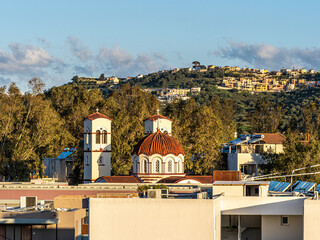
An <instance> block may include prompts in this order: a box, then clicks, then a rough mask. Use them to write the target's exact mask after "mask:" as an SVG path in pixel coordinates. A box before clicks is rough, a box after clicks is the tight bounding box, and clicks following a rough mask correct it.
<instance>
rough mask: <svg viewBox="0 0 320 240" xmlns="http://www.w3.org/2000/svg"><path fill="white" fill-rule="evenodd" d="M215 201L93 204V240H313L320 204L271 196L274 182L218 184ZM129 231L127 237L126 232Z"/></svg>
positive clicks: (319, 232) (96, 201)
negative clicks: (270, 187) (270, 184)
mask: <svg viewBox="0 0 320 240" xmlns="http://www.w3.org/2000/svg"><path fill="white" fill-rule="evenodd" d="M211 186H212V192H213V199H168V198H162V199H161V198H160V199H156V198H154V199H151V198H140V199H139V198H131V199H119V198H114V199H112V198H92V199H90V203H89V209H90V211H89V222H90V225H89V238H90V239H95V240H100V239H105V237H106V233H107V234H108V238H110V239H115V240H122V239H129V238H130V239H139V240H145V239H154V240H163V239H166V240H171V239H172V240H173V239H174V240H177V239H178V240H194V239H201V240H212V239H214V240H220V239H230V240H233V239H239V240H250V239H253V240H302V239H305V240H313V239H317V236H319V235H320V228H319V227H318V226H319V224H320V219H319V217H318V215H319V214H320V201H319V200H316V199H312V198H310V197H297V196H281V197H277V196H273V197H270V196H268V182H244V181H239V182H215V183H214V184H213V185H211ZM123 229H125V231H123Z"/></svg>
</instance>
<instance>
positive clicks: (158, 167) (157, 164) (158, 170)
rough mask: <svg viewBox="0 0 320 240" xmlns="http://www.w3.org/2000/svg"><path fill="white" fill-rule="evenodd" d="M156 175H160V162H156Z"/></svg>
mask: <svg viewBox="0 0 320 240" xmlns="http://www.w3.org/2000/svg"><path fill="white" fill-rule="evenodd" d="M156 173H160V161H159V160H157V161H156Z"/></svg>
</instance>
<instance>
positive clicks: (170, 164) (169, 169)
mask: <svg viewBox="0 0 320 240" xmlns="http://www.w3.org/2000/svg"><path fill="white" fill-rule="evenodd" d="M168 172H169V173H171V172H172V161H171V160H170V161H169V162H168Z"/></svg>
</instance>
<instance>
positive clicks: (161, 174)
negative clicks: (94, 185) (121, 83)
mask: <svg viewBox="0 0 320 240" xmlns="http://www.w3.org/2000/svg"><path fill="white" fill-rule="evenodd" d="M111 123H112V119H111V118H109V117H107V116H106V115H103V114H101V113H99V112H98V111H97V112H96V113H93V114H91V115H89V116H88V117H86V119H85V120H84V183H90V182H94V181H96V180H97V179H99V178H102V177H106V176H111V133H112V131H111ZM144 129H145V137H144V138H143V139H141V140H140V141H139V142H138V144H137V145H136V146H134V150H133V153H132V163H133V174H132V175H133V176H134V177H136V178H138V179H139V180H140V181H141V182H144V183H156V182H158V181H160V180H161V179H164V178H168V177H176V178H182V177H184V176H185V175H186V174H185V173H184V156H185V153H184V151H183V149H182V147H181V145H180V144H179V142H178V141H177V140H176V139H174V138H173V137H172V120H171V119H169V118H167V117H165V116H162V115H160V114H159V110H158V111H157V114H156V115H153V116H150V117H148V118H147V119H145V120H144ZM97 182H100V181H97Z"/></svg>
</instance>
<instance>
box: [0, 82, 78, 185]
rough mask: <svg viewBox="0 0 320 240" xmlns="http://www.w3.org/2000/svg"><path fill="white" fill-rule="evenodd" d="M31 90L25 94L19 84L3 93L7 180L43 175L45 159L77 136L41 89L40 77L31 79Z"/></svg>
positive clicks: (1, 152) (0, 155)
mask: <svg viewBox="0 0 320 240" xmlns="http://www.w3.org/2000/svg"><path fill="white" fill-rule="evenodd" d="M29 84H30V88H31V90H32V92H31V93H28V92H27V93H25V94H21V92H20V91H19V89H18V88H17V87H16V86H15V84H11V86H10V87H9V89H8V92H7V93H6V92H4V91H2V92H1V96H0V107H1V110H4V111H1V113H0V126H1V129H3V130H2V131H1V136H0V159H1V161H0V163H1V164H0V172H1V175H3V176H5V177H6V179H7V180H9V181H12V180H27V179H28V178H29V177H30V174H31V173H33V174H35V175H40V176H42V173H43V171H44V166H43V163H42V159H43V158H44V157H46V156H48V157H50V156H54V155H55V154H57V153H58V152H60V151H61V145H63V144H68V145H69V144H72V143H73V141H74V138H73V137H72V136H71V135H70V134H68V133H66V132H65V131H64V129H63V120H62V119H61V118H60V116H59V115H58V114H57V113H56V112H55V111H54V109H53V108H52V105H51V103H50V101H48V100H46V99H45V98H44V95H43V94H42V93H41V90H42V88H43V87H44V85H43V83H42V82H41V81H40V80H39V79H36V78H34V79H32V80H30V81H29Z"/></svg>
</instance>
